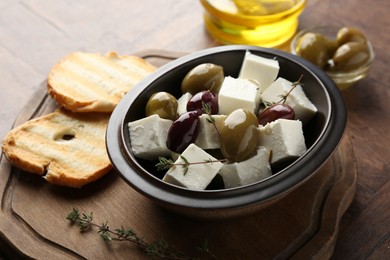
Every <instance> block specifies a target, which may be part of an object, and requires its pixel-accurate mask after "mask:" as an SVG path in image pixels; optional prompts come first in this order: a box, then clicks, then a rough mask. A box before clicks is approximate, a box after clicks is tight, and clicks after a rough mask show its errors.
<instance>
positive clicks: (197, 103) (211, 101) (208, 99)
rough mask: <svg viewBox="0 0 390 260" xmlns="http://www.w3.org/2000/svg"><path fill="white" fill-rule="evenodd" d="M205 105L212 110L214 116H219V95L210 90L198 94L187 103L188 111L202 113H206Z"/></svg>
mask: <svg viewBox="0 0 390 260" xmlns="http://www.w3.org/2000/svg"><path fill="white" fill-rule="evenodd" d="M203 103H205V104H206V105H207V106H208V108H209V109H210V113H211V114H212V115H216V114H218V98H217V95H215V94H214V93H212V92H210V91H209V90H206V91H201V92H198V93H196V94H195V95H194V96H193V97H192V98H191V99H190V100H189V101H188V103H187V111H195V110H200V111H201V112H202V113H206V111H205V110H204V107H203Z"/></svg>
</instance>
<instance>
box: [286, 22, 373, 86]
mask: <svg viewBox="0 0 390 260" xmlns="http://www.w3.org/2000/svg"><path fill="white" fill-rule="evenodd" d="M290 49H291V53H293V54H295V55H299V56H301V57H303V58H305V59H306V60H308V61H310V62H312V63H313V64H315V65H316V66H318V67H319V68H321V69H322V70H324V71H325V72H326V73H327V74H328V75H329V76H330V77H331V78H332V79H333V80H334V82H335V83H336V84H337V86H338V87H339V88H340V89H346V88H348V87H350V86H352V85H353V84H354V83H356V82H357V81H359V80H361V79H363V78H365V77H366V76H367V75H368V72H369V70H370V67H371V64H372V62H373V60H374V57H375V54H374V50H373V47H372V45H371V43H370V41H369V40H368V39H367V38H366V36H365V35H364V33H363V32H362V31H361V30H359V29H357V28H352V27H341V28H337V27H332V26H323V27H315V28H312V29H308V30H302V31H300V32H299V33H298V34H297V35H296V36H295V37H294V38H293V40H292V41H291V46H290Z"/></svg>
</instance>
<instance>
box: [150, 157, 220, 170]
mask: <svg viewBox="0 0 390 260" xmlns="http://www.w3.org/2000/svg"><path fill="white" fill-rule="evenodd" d="M180 158H181V159H182V160H183V162H174V161H173V160H171V159H167V158H165V157H162V156H160V157H158V163H157V164H156V165H155V166H156V167H157V170H158V171H163V170H167V169H170V168H171V167H176V166H181V167H182V168H183V170H184V172H183V175H186V174H187V172H188V167H189V166H190V165H195V164H205V163H215V162H225V161H226V159H221V160H213V159H211V158H209V159H205V160H204V161H201V162H189V161H188V160H187V158H186V157H184V156H183V155H180Z"/></svg>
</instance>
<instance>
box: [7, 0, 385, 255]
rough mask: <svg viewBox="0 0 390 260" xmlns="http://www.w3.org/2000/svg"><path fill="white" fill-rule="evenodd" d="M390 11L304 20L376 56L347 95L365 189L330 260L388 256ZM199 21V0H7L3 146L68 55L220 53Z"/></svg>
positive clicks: (328, 7)
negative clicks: (352, 34)
mask: <svg viewBox="0 0 390 260" xmlns="http://www.w3.org/2000/svg"><path fill="white" fill-rule="evenodd" d="M388 10H390V1H388V0H376V1H364V0H344V1H334V0H308V2H307V7H306V9H305V11H304V12H303V13H302V15H301V17H300V28H301V29H304V28H310V27H312V26H316V25H329V24H330V25H336V26H343V25H346V26H355V27H357V28H360V29H361V30H362V31H364V32H365V33H366V35H367V37H368V38H369V39H370V41H371V42H372V44H373V46H374V49H375V52H376V59H375V62H374V64H373V66H372V70H371V72H370V74H369V77H368V78H366V79H364V80H363V81H361V82H359V83H358V84H356V85H355V86H354V87H352V88H350V89H347V90H345V91H343V96H344V98H345V101H346V105H347V109H348V125H347V130H346V132H347V134H348V135H349V137H350V139H351V142H352V146H353V150H354V153H355V156H356V165H357V171H358V186H357V191H356V195H355V198H354V200H353V202H352V204H351V206H350V208H349V209H348V210H347V212H346V214H345V215H344V217H343V218H342V220H341V223H340V227H339V228H340V232H339V235H338V238H337V243H336V247H335V251H334V255H333V257H332V258H333V259H389V257H390V204H389V198H390V163H389V162H390V160H389V159H390V152H389V147H390V135H389V130H390V129H389V127H390V113H389V110H390V106H389V100H390V73H389V71H388V69H389V61H390V48H389V42H390V18H389V16H388ZM202 12H203V10H202V7H201V5H200V3H199V2H198V1H194V0H193V1H190V0H185V1H176V0H165V1H155V0H143V1H135V0H126V1H125V0H113V1H102V0H84V1H66V0H57V1H49V0H18V1H15V0H2V1H0V57H1V58H0V88H1V95H0V139H3V137H4V136H5V135H6V133H7V131H8V130H9V129H10V128H11V127H12V124H13V122H14V120H15V118H16V117H17V116H18V114H19V113H20V111H21V110H22V108H23V106H24V105H25V103H26V102H27V100H28V98H29V97H30V96H31V95H32V93H34V91H36V90H37V88H38V87H39V85H40V83H41V82H42V81H43V80H45V78H46V77H47V75H48V72H49V70H50V68H51V67H52V66H53V65H54V64H55V63H56V62H57V61H58V60H59V59H61V58H62V57H64V56H65V55H66V54H68V53H70V52H73V51H78V50H82V51H88V52H101V53H106V52H107V51H110V50H115V51H117V52H118V53H121V54H126V53H132V52H137V51H140V50H144V49H165V50H175V51H183V52H193V51H197V50H200V49H204V48H207V47H212V46H217V45H218V43H217V42H215V41H214V40H213V39H212V38H211V37H210V36H209V35H208V34H207V32H206V31H205V29H204V24H203V20H202ZM0 244H1V243H0ZM1 245H2V244H1ZM2 246H3V247H4V246H5V245H2ZM3 249H4V248H3ZM8 251H9V250H8ZM0 258H1V256H0Z"/></svg>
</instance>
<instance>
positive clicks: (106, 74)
mask: <svg viewBox="0 0 390 260" xmlns="http://www.w3.org/2000/svg"><path fill="white" fill-rule="evenodd" d="M155 69H156V68H155V67H154V66H153V65H151V64H149V63H148V62H146V61H145V60H144V59H142V58H140V57H136V56H119V55H118V54H117V53H115V52H109V53H107V55H105V56H103V55H100V54H95V53H86V52H74V53H72V54H70V55H68V56H67V57H65V58H64V59H63V60H62V61H60V62H59V63H58V64H57V65H55V66H54V67H53V68H52V70H51V71H50V73H49V76H48V93H49V94H50V95H51V96H52V97H53V98H54V99H55V100H56V101H57V103H59V104H60V105H61V106H63V107H65V108H66V109H68V110H71V111H73V112H112V111H113V110H114V108H115V106H116V105H117V104H118V103H119V101H120V100H121V99H122V97H123V96H124V95H125V94H126V93H127V92H128V91H129V90H130V89H131V88H132V87H133V86H134V85H136V84H137V83H138V82H139V81H141V80H142V79H143V78H145V77H146V76H147V75H148V74H150V73H151V72H153V71H154V70H155Z"/></svg>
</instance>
